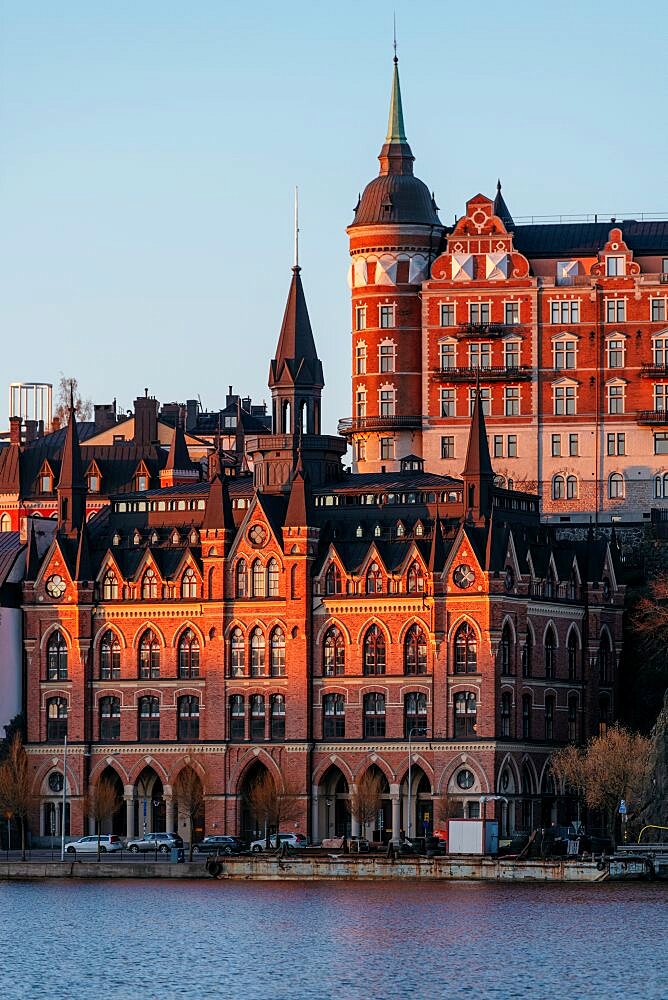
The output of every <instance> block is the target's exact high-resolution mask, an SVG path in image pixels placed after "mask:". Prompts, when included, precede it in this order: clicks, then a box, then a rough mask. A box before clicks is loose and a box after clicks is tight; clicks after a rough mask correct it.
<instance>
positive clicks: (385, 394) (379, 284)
mask: <svg viewBox="0 0 668 1000" xmlns="http://www.w3.org/2000/svg"><path fill="white" fill-rule="evenodd" d="M378 160H379V162H380V170H379V173H378V176H377V177H375V178H374V179H373V180H372V181H371V182H370V183H369V184H367V186H366V187H365V189H364V192H363V194H362V195H361V197H360V198H359V200H358V203H357V206H356V208H355V218H354V219H353V222H352V224H351V225H350V226H349V227H348V230H347V232H348V236H349V239H350V256H351V267H350V287H351V291H352V341H353V343H352V415H351V417H350V418H349V419H346V420H343V421H341V423H340V425H339V430H340V431H341V432H342V433H344V434H346V435H347V436H349V438H350V439H351V441H352V445H353V463H354V467H355V469H356V470H357V471H360V472H374V471H380V470H381V469H382V468H385V469H386V470H388V471H390V470H392V471H396V470H398V469H399V467H400V460H401V458H402V457H403V456H405V455H408V454H411V453H415V454H421V453H422V434H421V428H422V413H423V412H424V410H423V406H422V346H421V342H422V337H421V324H422V319H421V303H420V287H421V284H422V282H423V281H424V280H425V279H426V278H427V277H428V274H429V269H430V266H431V262H432V260H433V259H434V258H435V256H436V255H437V254H438V252H439V249H440V244H441V238H442V235H443V226H442V225H441V222H440V219H439V217H438V210H437V206H436V202H435V201H434V197H433V195H432V194H430V192H429V189H428V188H427V186H426V185H425V184H424V183H423V182H422V181H421V180H420V179H419V178H417V177H416V176H415V175H414V173H413V162H414V156H413V153H412V150H411V147H410V146H409V144H408V140H407V138H406V131H405V125H404V112H403V104H402V98H401V87H400V83H399V66H398V60H397V57H396V55H395V57H394V65H393V74H392V89H391V96H390V113H389V121H388V128H387V135H386V137H385V142H384V143H383V146H382V148H381V151H380V155H379V157H378Z"/></svg>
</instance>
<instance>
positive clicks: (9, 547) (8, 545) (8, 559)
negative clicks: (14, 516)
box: [0, 531, 24, 587]
mask: <svg viewBox="0 0 668 1000" xmlns="http://www.w3.org/2000/svg"><path fill="white" fill-rule="evenodd" d="M23 548H24V543H23V542H22V541H21V535H20V533H19V532H18V531H0V587H1V586H2V585H3V584H4V582H5V580H6V579H7V577H8V575H9V573H10V571H11V569H12V566H13V565H14V563H15V562H16V559H17V556H18V555H19V553H20V552H21V550H22V549H23Z"/></svg>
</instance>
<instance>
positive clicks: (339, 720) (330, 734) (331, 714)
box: [322, 694, 346, 740]
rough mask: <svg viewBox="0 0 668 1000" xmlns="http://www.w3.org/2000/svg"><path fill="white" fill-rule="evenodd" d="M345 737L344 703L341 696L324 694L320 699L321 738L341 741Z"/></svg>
mask: <svg viewBox="0 0 668 1000" xmlns="http://www.w3.org/2000/svg"><path fill="white" fill-rule="evenodd" d="M345 735H346V702H345V698H344V697H343V695H342V694H326V695H325V697H324V698H323V699H322V736H323V739H325V740H342V739H343V738H344V737H345Z"/></svg>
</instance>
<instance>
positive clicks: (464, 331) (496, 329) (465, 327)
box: [453, 323, 525, 337]
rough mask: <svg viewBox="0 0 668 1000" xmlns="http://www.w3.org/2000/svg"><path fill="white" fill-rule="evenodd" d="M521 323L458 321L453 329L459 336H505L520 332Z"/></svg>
mask: <svg viewBox="0 0 668 1000" xmlns="http://www.w3.org/2000/svg"><path fill="white" fill-rule="evenodd" d="M524 325H525V324H523V323H460V324H459V326H457V327H454V328H453V329H455V330H456V332H457V333H458V334H459V336H460V337H505V336H506V334H508V333H513V332H514V333H521V332H522V330H523V328H524Z"/></svg>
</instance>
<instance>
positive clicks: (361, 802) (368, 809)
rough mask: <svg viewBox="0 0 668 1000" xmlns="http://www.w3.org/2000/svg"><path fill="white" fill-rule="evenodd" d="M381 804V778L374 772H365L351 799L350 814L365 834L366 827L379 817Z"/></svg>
mask: <svg viewBox="0 0 668 1000" xmlns="http://www.w3.org/2000/svg"><path fill="white" fill-rule="evenodd" d="M380 803H381V788H380V778H379V777H378V775H376V774H373V772H372V771H365V772H364V774H363V775H362V777H361V778H360V779H359V781H358V782H357V784H356V786H355V791H354V792H353V793H352V794H351V796H350V799H349V804H350V812H351V813H352V815H353V816H354V817H355V819H356V820H357V822H358V823H359V825H360V828H361V831H362V833H363V834H364V833H365V832H366V827H367V826H368V825H369V823H371V822H372V820H375V819H376V817H377V815H378V810H379V809H380Z"/></svg>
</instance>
